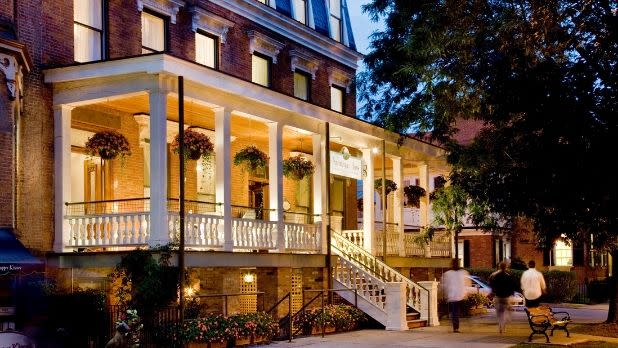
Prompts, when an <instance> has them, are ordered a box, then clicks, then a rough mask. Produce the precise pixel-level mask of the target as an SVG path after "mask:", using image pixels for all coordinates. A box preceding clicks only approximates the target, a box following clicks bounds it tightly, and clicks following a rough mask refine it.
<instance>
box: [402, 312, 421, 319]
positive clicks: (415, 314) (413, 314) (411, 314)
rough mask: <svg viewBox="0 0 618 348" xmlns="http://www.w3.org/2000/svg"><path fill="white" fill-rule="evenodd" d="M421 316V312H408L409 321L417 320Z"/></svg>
mask: <svg viewBox="0 0 618 348" xmlns="http://www.w3.org/2000/svg"><path fill="white" fill-rule="evenodd" d="M420 317H421V313H416V312H414V313H406V320H407V321H412V320H416V319H419V318H420Z"/></svg>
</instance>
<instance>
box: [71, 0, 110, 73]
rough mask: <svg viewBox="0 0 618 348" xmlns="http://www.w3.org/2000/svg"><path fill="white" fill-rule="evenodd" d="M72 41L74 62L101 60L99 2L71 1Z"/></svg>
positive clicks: (101, 10)
mask: <svg viewBox="0 0 618 348" xmlns="http://www.w3.org/2000/svg"><path fill="white" fill-rule="evenodd" d="M73 39H74V41H73V46H74V52H75V53H74V59H75V61H76V62H80V63H81V62H91V61H95V60H101V59H103V54H102V52H103V4H102V1H101V0H74V1H73Z"/></svg>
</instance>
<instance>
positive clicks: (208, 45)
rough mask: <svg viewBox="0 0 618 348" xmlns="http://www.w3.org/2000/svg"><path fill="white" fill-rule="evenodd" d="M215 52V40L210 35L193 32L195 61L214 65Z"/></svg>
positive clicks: (212, 66)
mask: <svg viewBox="0 0 618 348" xmlns="http://www.w3.org/2000/svg"><path fill="white" fill-rule="evenodd" d="M216 54H217V48H216V40H215V39H213V38H212V37H210V36H207V35H204V34H200V33H196V34H195V61H196V62H198V63H200V64H204V65H206V66H209V67H211V68H214V67H215V56H216Z"/></svg>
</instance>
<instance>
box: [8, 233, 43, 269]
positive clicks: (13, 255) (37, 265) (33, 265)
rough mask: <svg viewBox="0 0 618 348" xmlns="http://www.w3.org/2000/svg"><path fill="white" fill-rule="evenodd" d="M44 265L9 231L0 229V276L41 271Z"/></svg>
mask: <svg viewBox="0 0 618 348" xmlns="http://www.w3.org/2000/svg"><path fill="white" fill-rule="evenodd" d="M43 266H44V263H43V261H42V260H40V259H38V258H36V257H34V256H33V255H32V254H31V253H30V252H29V251H28V249H26V247H25V246H24V245H23V244H21V242H20V241H19V240H17V238H16V237H15V235H14V234H13V232H12V231H11V229H8V228H0V274H6V273H18V272H23V271H26V270H28V271H33V270H36V269H39V270H42V268H43Z"/></svg>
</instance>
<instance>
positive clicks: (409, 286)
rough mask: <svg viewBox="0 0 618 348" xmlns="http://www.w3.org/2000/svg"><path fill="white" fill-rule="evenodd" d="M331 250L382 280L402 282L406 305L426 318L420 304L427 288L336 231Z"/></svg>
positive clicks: (333, 235)
mask: <svg viewBox="0 0 618 348" xmlns="http://www.w3.org/2000/svg"><path fill="white" fill-rule="evenodd" d="M331 250H332V251H333V252H334V253H335V254H337V255H338V256H339V257H341V258H343V259H345V260H347V261H349V262H350V263H351V264H354V265H356V266H357V267H358V268H361V269H363V270H364V271H366V272H367V273H369V274H370V275H371V276H372V277H374V278H377V279H379V280H381V281H383V282H397V283H404V284H405V286H406V303H407V305H408V306H410V307H412V308H413V309H414V310H416V311H417V312H419V313H420V314H421V317H423V318H427V317H428V316H429V313H428V309H427V308H423V307H424V306H422V299H423V297H424V298H425V299H427V298H428V297H429V291H428V290H427V289H425V288H424V287H422V286H420V285H418V284H416V283H415V282H413V281H412V280H410V279H408V278H407V277H405V276H404V275H402V274H401V273H399V272H397V271H396V270H395V269H393V268H391V267H389V266H388V265H387V264H385V263H384V262H382V261H381V260H379V259H378V258H376V257H375V256H373V255H371V253H369V252H368V251H366V250H365V249H363V248H362V247H359V246H357V245H356V244H354V243H352V242H351V241H349V240H348V239H346V238H345V237H344V236H342V235H340V234H338V233H332V237H331Z"/></svg>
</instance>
